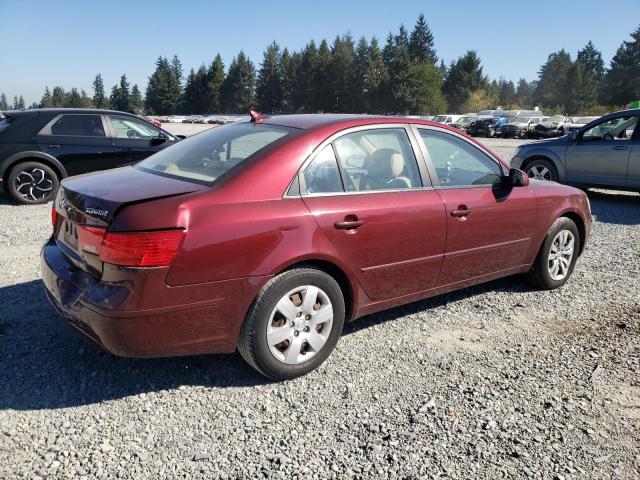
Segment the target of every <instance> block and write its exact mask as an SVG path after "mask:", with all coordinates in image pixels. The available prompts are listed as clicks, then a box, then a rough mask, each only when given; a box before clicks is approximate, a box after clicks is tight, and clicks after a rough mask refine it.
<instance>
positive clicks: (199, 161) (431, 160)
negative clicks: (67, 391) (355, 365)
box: [41, 114, 591, 379]
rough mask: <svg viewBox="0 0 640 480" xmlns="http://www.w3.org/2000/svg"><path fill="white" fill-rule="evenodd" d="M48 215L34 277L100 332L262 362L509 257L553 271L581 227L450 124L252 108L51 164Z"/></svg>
mask: <svg viewBox="0 0 640 480" xmlns="http://www.w3.org/2000/svg"><path fill="white" fill-rule="evenodd" d="M52 218H53V236H52V237H51V239H50V240H49V242H48V243H47V244H46V245H45V246H44V248H43V250H42V262H41V263H42V278H43V281H44V284H45V287H46V291H47V294H48V296H49V298H50V300H51V302H52V304H53V305H54V306H55V308H56V309H57V310H58V311H59V312H60V314H61V315H62V316H63V317H64V318H65V319H66V320H67V321H68V322H69V323H70V324H71V325H72V326H73V327H75V328H76V329H78V330H79V331H80V332H82V333H83V334H85V335H86V336H88V337H89V338H91V339H92V340H93V341H95V342H96V343H98V344H99V345H100V346H101V347H102V348H104V349H105V350H107V351H109V352H112V353H114V354H116V355H123V356H132V357H155V356H170V355H189V354H203V353H214V352H233V351H234V350H236V349H237V350H239V351H240V353H241V354H242V356H243V357H244V358H245V360H246V361H247V362H248V363H250V364H251V365H252V366H254V367H255V368H256V369H258V370H259V371H260V372H262V373H263V374H264V375H266V376H268V377H271V378H276V379H286V378H293V377H296V376H298V375H302V374H305V373H307V372H309V371H311V370H313V369H314V368H316V367H317V366H318V365H320V364H321V363H322V362H323V361H324V360H325V359H326V358H327V357H328V356H329V354H330V353H331V351H332V350H333V348H334V347H335V345H336V343H337V342H338V339H339V338H340V335H341V332H342V328H343V324H344V322H345V321H352V320H354V319H356V318H358V317H361V316H363V315H366V314H369V313H372V312H376V311H379V310H383V309H386V308H389V307H393V306H395V305H400V304H404V303H408V302H413V301H416V300H419V299H423V298H426V297H430V296H433V295H438V294H441V293H443V292H449V291H452V290H456V289H460V288H464V287H467V286H469V285H473V284H477V283H481V282H486V281H488V280H492V279H495V278H498V277H504V276H507V275H513V274H517V273H525V274H527V275H528V278H529V279H530V281H532V282H533V283H534V284H535V285H537V286H538V287H540V288H545V289H552V288H557V287H560V286H561V285H563V284H564V283H565V282H566V281H567V279H568V278H569V276H570V275H571V273H572V271H573V268H574V265H575V262H576V259H577V257H578V255H580V253H581V252H582V249H583V248H584V245H585V242H586V240H587V238H588V236H589V231H590V227H591V214H590V208H589V202H588V199H587V197H586V195H585V194H584V193H583V192H581V191H580V190H576V189H574V188H571V187H568V186H564V185H559V184H557V183H552V182H540V181H536V180H531V181H530V180H529V178H528V177H527V176H526V175H524V174H523V173H522V172H521V171H519V170H509V167H508V166H507V164H505V163H503V162H502V160H500V158H498V157H497V156H496V155H494V154H493V153H492V152H490V151H489V150H487V149H486V148H485V147H483V146H482V145H480V144H479V143H476V142H475V141H474V140H473V139H471V138H470V137H468V136H466V135H465V134H463V133H461V132H460V131H459V130H454V129H451V128H448V127H446V126H443V125H441V124H435V123H431V122H426V121H421V120H415V119H407V118H390V117H368V116H346V115H292V116H274V117H267V116H263V115H259V114H253V116H252V119H251V121H249V122H246V123H236V124H232V125H227V126H223V127H219V128H214V129H211V130H208V131H206V132H203V133H200V134H198V135H195V136H193V137H191V138H188V139H186V140H184V141H182V142H180V143H177V144H176V145H174V146H171V147H169V148H167V149H165V150H162V151H160V152H159V153H156V154H155V155H153V156H151V157H149V158H147V159H146V160H144V161H143V162H141V163H139V164H137V165H136V166H133V167H124V168H120V169H116V170H110V171H106V172H100V173H93V174H88V175H83V176H78V177H72V178H68V179H66V180H64V181H63V182H62V187H61V188H60V190H59V192H58V194H57V197H56V200H55V202H54V207H53V212H52Z"/></svg>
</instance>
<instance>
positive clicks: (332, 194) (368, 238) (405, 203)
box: [299, 125, 445, 300]
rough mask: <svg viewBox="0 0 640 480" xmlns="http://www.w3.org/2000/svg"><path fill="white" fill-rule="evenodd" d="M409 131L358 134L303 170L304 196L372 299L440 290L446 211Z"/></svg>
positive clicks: (344, 136) (333, 142) (346, 136)
mask: <svg viewBox="0 0 640 480" xmlns="http://www.w3.org/2000/svg"><path fill="white" fill-rule="evenodd" d="M412 138H413V137H412V136H411V132H410V130H409V129H408V128H406V127H405V126H404V125H389V126H372V127H367V128H356V129H353V130H350V131H347V132H345V133H341V134H339V135H337V136H336V137H334V138H333V139H330V141H328V142H326V144H325V145H324V146H322V147H321V148H320V149H318V150H317V153H316V154H314V156H312V157H311V159H310V161H309V162H308V163H307V165H306V166H305V167H304V168H303V169H302V171H301V174H300V177H299V181H300V184H301V189H302V197H303V200H304V202H305V204H306V205H307V207H308V208H309V211H310V212H311V213H312V215H313V216H314V218H315V220H316V222H317V224H318V225H319V227H320V229H321V230H322V232H323V234H324V235H325V236H326V238H327V239H328V240H329V241H330V242H331V244H332V246H333V247H334V248H335V250H336V252H337V254H338V255H339V256H340V257H341V258H342V259H343V260H344V261H345V262H346V263H347V264H348V265H349V266H350V268H351V269H352V271H353V272H354V274H355V275H356V276H357V277H358V279H359V281H360V284H361V285H362V287H363V288H364V290H365V292H366V293H367V295H368V296H369V297H370V298H371V299H373V300H384V299H390V298H394V297H399V296H402V295H407V294H410V293H414V292H419V291H424V290H428V289H429V288H431V287H433V286H434V285H435V284H436V281H437V278H438V275H439V272H440V267H441V264H442V257H443V254H444V246H445V219H444V205H443V203H442V200H441V199H440V197H439V196H438V194H437V193H436V192H435V191H434V190H433V188H432V186H431V183H430V180H429V176H428V174H427V172H426V170H425V169H424V166H419V165H418V162H417V160H416V155H415V153H414V148H415V146H416V142H415V139H412Z"/></svg>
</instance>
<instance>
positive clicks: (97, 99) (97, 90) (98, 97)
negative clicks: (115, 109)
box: [93, 74, 109, 108]
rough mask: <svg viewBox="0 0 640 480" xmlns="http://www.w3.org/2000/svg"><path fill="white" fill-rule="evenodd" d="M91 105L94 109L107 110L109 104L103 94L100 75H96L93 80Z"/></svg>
mask: <svg viewBox="0 0 640 480" xmlns="http://www.w3.org/2000/svg"><path fill="white" fill-rule="evenodd" d="M93 104H94V105H95V107H96V108H108V107H109V102H108V101H107V97H106V96H105V94H104V83H103V82H102V75H100V74H97V75H96V78H95V79H94V80H93Z"/></svg>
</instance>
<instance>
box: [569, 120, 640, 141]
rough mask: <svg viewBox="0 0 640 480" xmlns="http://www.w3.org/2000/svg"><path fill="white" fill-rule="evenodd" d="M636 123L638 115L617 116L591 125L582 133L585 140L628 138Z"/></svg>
mask: <svg viewBox="0 0 640 480" xmlns="http://www.w3.org/2000/svg"><path fill="white" fill-rule="evenodd" d="M637 124H638V117H632V116H628V117H619V118H614V119H611V120H606V121H604V122H602V123H599V124H597V125H595V126H594V127H591V128H590V129H588V130H587V131H585V132H584V133H583V134H582V140H583V141H586V142H591V141H598V140H629V139H631V136H632V135H633V131H634V129H635V128H636V125H637Z"/></svg>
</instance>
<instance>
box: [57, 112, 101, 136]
mask: <svg viewBox="0 0 640 480" xmlns="http://www.w3.org/2000/svg"><path fill="white" fill-rule="evenodd" d="M51 135H66V136H78V137H104V136H105V134H104V126H103V125H102V117H100V115H62V116H61V117H60V118H59V119H58V120H57V121H56V122H55V123H54V124H53V125H51Z"/></svg>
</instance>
